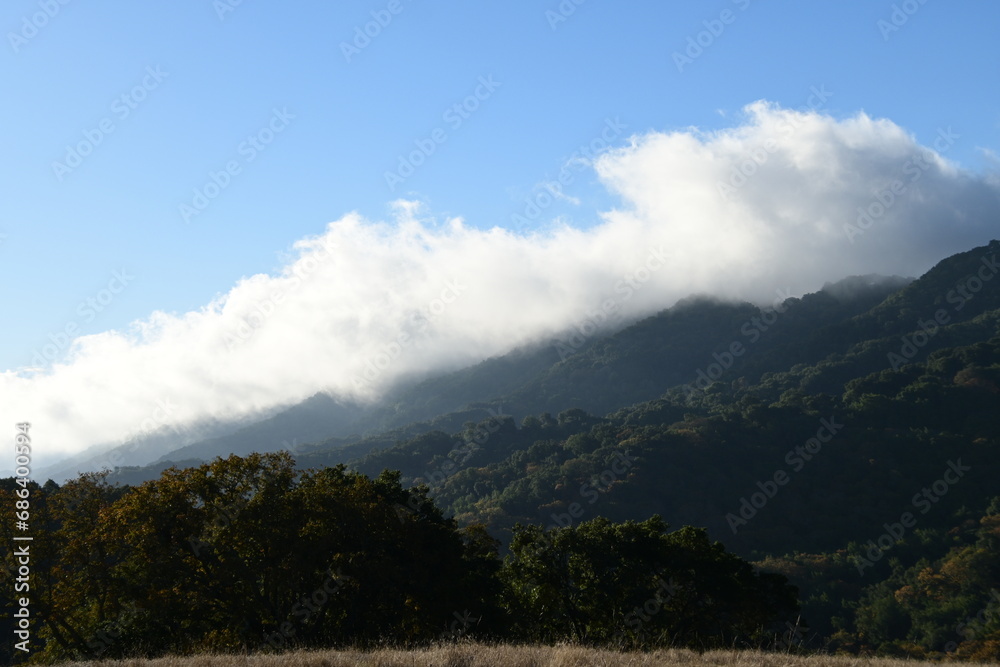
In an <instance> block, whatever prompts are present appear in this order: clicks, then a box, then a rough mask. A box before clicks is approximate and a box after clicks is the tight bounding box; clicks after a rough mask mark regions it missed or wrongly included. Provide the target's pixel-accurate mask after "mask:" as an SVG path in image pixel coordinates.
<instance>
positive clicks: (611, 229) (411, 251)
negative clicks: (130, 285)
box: [0, 102, 1000, 464]
mask: <svg viewBox="0 0 1000 667" xmlns="http://www.w3.org/2000/svg"><path fill="white" fill-rule="evenodd" d="M956 141H960V137H959V136H957V135H956V134H955V133H954V132H953V131H952V130H951V129H950V128H942V129H941V132H940V133H939V135H938V136H937V137H935V138H934V139H933V140H931V141H930V142H929V143H930V145H928V146H923V145H920V144H918V143H917V142H916V141H915V139H914V138H913V137H912V136H911V135H909V134H908V133H906V132H905V131H904V130H903V129H902V128H900V127H898V126H897V125H895V124H893V123H892V122H891V121H888V120H878V119H872V118H870V117H868V116H866V115H864V114H858V115H856V116H854V117H850V118H846V119H835V118H833V117H830V116H828V115H824V114H821V113H818V112H812V111H809V112H806V111H792V110H787V109H783V108H780V107H777V106H775V105H772V104H769V103H766V102H757V103H754V104H751V105H749V106H747V107H746V108H745V110H744V117H743V119H742V122H741V124H739V125H737V126H735V127H732V128H728V129H725V130H722V131H717V132H711V133H705V132H700V131H698V130H697V129H688V130H684V131H675V132H669V133H661V132H651V133H648V134H644V135H637V136H633V137H631V138H630V139H629V140H628V145H624V146H621V147H619V148H616V149H614V150H611V151H609V152H607V153H604V154H603V155H601V156H599V157H598V158H596V159H595V160H594V161H593V163H592V168H593V169H594V170H595V171H596V173H597V175H598V176H599V178H600V179H601V182H602V183H603V184H604V186H605V187H606V188H607V189H608V190H609V191H610V192H611V193H612V194H614V195H615V196H616V197H617V198H618V200H619V202H620V205H619V206H618V207H617V208H615V209H614V210H611V211H605V212H595V213H594V217H595V218H596V219H598V220H599V222H598V224H595V225H593V226H589V227H588V228H587V229H586V230H580V229H575V228H572V227H568V226H558V225H557V226H554V227H551V228H550V229H549V230H548V231H545V232H536V233H527V234H525V233H517V232H514V231H510V230H507V229H504V228H502V227H499V226H497V227H492V228H488V226H489V224H490V221H476V222H477V224H476V225H475V226H471V225H468V224H466V223H465V222H464V221H462V220H461V219H449V220H444V221H439V220H435V219H434V218H433V217H432V216H430V215H429V214H428V213H427V212H426V211H425V210H424V209H423V207H422V206H421V205H420V204H419V203H416V202H406V201H401V202H396V203H395V205H394V208H393V211H394V214H393V216H392V218H391V219H390V220H389V221H372V220H366V219H363V218H361V217H360V216H358V215H356V214H353V213H352V214H348V215H345V216H344V217H343V218H341V219H340V220H337V221H335V222H332V223H330V224H329V225H328V227H327V228H326V229H325V231H323V233H321V234H319V235H317V236H315V237H311V238H306V239H302V240H301V241H299V242H298V243H296V244H295V246H294V249H293V252H292V253H291V256H290V257H289V259H288V261H287V264H286V265H285V268H284V269H283V270H282V271H280V272H279V273H277V274H274V275H264V274H262V275H255V276H251V277H248V278H245V279H244V280H242V281H240V282H239V283H238V284H237V285H235V286H234V287H233V288H232V289H231V290H230V291H229V292H228V293H227V294H225V295H223V296H221V297H220V298H218V299H216V300H215V301H213V302H212V303H209V304H206V305H205V306H204V307H203V308H201V309H200V310H198V311H196V312H189V313H185V314H181V315H174V314H167V313H162V312H155V313H153V314H152V315H150V316H149V317H148V318H147V319H145V320H143V321H138V322H135V323H134V324H133V325H132V326H131V327H130V329H129V330H126V331H108V332H105V333H102V334H99V335H92V336H85V337H81V338H78V339H77V340H75V341H74V342H73V344H72V346H71V348H70V353H69V356H68V357H67V359H66V360H65V361H64V362H62V363H58V364H55V365H54V366H53V367H52V368H50V369H44V370H40V371H34V372H28V371H26V370H24V369H21V370H10V371H7V372H6V373H3V374H2V375H0V404H2V405H5V406H7V408H8V410H7V414H9V415H15V416H16V417H15V418H16V419H18V420H20V419H26V420H28V421H31V422H32V423H33V424H34V426H33V434H34V437H36V438H37V439H38V441H40V442H45V443H48V444H47V445H46V447H45V452H46V453H44V454H43V453H40V454H39V455H40V456H44V459H45V460H44V461H40V462H39V463H42V464H51V463H53V462H54V461H55V460H56V459H57V458H59V457H61V456H64V455H67V454H70V453H73V452H78V451H80V450H82V449H83V448H85V447H87V446H89V445H93V444H97V443H109V442H117V441H121V440H123V439H124V438H126V437H128V436H130V435H135V434H136V433H137V432H140V431H143V430H148V429H150V428H153V427H156V426H159V425H172V424H185V423H190V422H193V421H195V420H198V419H200V418H203V417H206V416H213V417H216V418H223V419H225V418H236V417H240V416H246V415H249V414H253V413H255V412H257V411H261V410H266V409H269V408H273V407H275V406H278V405H282V404H286V403H291V402H294V401H298V400H301V399H303V398H305V397H307V396H309V395H311V394H313V393H315V392H317V391H330V392H333V393H335V394H339V395H344V396H351V397H357V398H372V397H376V396H377V395H378V394H379V392H381V391H383V390H384V389H385V388H387V387H388V386H389V385H390V384H391V383H392V382H393V381H395V380H397V379H399V378H401V377H405V376H408V375H412V374H421V373H427V372H432V371H434V370H443V369H450V368H455V367H459V366H462V365H465V364H468V363H474V362H476V361H479V360H481V359H483V358H485V357H488V356H491V355H495V354H501V353H503V352H505V351H507V350H509V349H511V348H512V347H514V346H517V345H519V344H523V343H526V342H529V341H535V340H539V339H543V338H545V337H547V336H554V335H556V334H557V333H558V332H561V331H565V330H566V329H567V328H571V327H574V326H579V325H581V323H584V322H587V321H590V322H599V321H601V320H602V319H604V318H606V317H607V316H608V315H609V314H611V313H615V314H620V315H624V316H626V317H638V316H641V315H643V314H645V313H649V312H653V311H656V310H658V309H661V308H664V307H668V306H670V305H672V304H673V303H675V302H676V301H677V300H678V299H680V298H683V297H686V296H688V295H690V294H692V293H709V294H713V295H717V296H720V297H726V298H739V299H747V300H750V301H755V302H758V303H764V302H771V301H772V300H773V299H774V298H775V295H776V294H777V293H791V294H801V293H804V292H807V291H813V290H816V289H818V288H819V287H820V286H822V284H823V283H824V282H826V281H829V280H836V279H839V278H842V277H844V276H846V275H850V274H860V273H873V272H875V273H884V274H902V275H919V274H920V273H922V272H924V271H926V270H927V269H928V268H930V267H931V266H932V265H933V264H934V263H935V262H936V261H938V260H940V259H942V258H944V257H945V256H947V255H949V254H952V253H955V252H959V251H963V250H967V249H969V248H971V247H973V246H976V245H981V244H983V243H986V242H988V241H989V240H990V239H991V238H995V237H997V236H1000V234H998V227H1000V226H998V221H1000V217H998V212H1000V194H998V188H997V185H996V182H995V180H994V181H992V182H991V181H990V179H989V178H988V177H985V176H980V175H976V174H971V173H968V172H966V171H963V170H961V169H960V168H958V167H957V166H956V165H954V164H952V163H951V162H949V161H948V159H947V152H948V149H949V148H950V147H951V146H952V145H954V143H955V142H956ZM39 449H41V448H39Z"/></svg>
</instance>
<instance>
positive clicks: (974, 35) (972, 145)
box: [0, 0, 1000, 370]
mask: <svg viewBox="0 0 1000 667" xmlns="http://www.w3.org/2000/svg"><path fill="white" fill-rule="evenodd" d="M223 3H225V4H223ZM46 6H47V7H48V9H47V10H46ZM223 8H224V9H223ZM229 10H231V11H229ZM392 10H395V13H393V11H392ZM45 11H48V12H49V13H50V14H53V15H52V16H51V17H48V16H45V15H44V14H43V12H45ZM373 13H374V14H373ZM379 17H381V18H382V21H383V22H385V23H386V25H384V26H380V27H379V28H378V29H377V30H375V28H374V23H372V22H373V21H375V20H377V19H378V18H379ZM386 17H390V18H391V20H389V21H386ZM904 18H905V21H904ZM880 21H882V23H881V24H880V23H879V22H880ZM893 21H895V24H893ZM35 24H44V25H41V27H37V26H36V25H35ZM366 24H370V25H369V31H370V32H372V33H376V32H377V34H376V35H375V36H374V37H372V38H370V40H369V42H368V43H365V42H364V41H355V40H356V35H357V34H358V31H363V30H364V29H365V25H366ZM0 25H2V27H3V32H4V34H5V38H4V48H3V53H2V55H0V75H2V77H3V81H4V83H5V85H4V90H5V95H4V96H3V99H2V102H0V122H2V124H3V127H4V128H5V130H6V131H5V132H4V135H3V140H2V144H0V146H2V150H3V160H2V162H0V169H2V172H0V183H2V188H3V203H4V206H3V209H2V212H0V233H2V234H3V235H4V237H3V240H2V244H0V303H2V304H3V307H4V309H5V310H6V312H7V313H8V326H6V327H4V328H3V329H2V330H0V366H2V368H4V369H8V370H14V369H17V368H20V367H24V366H28V365H30V364H31V359H32V356H33V353H35V352H37V351H38V350H39V349H41V348H42V346H44V345H45V344H46V343H48V342H50V341H51V340H52V339H53V336H55V337H56V338H59V337H60V336H59V332H62V331H64V330H65V328H66V326H67V324H71V325H74V328H73V329H72V330H73V331H79V333H80V334H97V333H100V332H104V331H109V330H119V331H120V330H125V329H127V328H128V327H129V325H130V323H132V322H134V321H137V320H144V319H145V318H148V317H149V316H150V314H151V313H153V312H154V311H163V312H165V313H169V314H173V315H177V316H182V315H183V314H184V313H188V312H193V311H197V310H198V309H201V308H203V307H205V306H206V304H208V303H209V302H211V301H212V299H213V298H216V297H219V296H220V295H225V294H226V293H227V292H228V291H229V290H231V289H233V287H234V285H236V284H237V283H238V281H240V279H241V278H243V277H247V276H252V275H255V274H260V273H268V274H272V275H273V274H275V273H276V272H279V271H280V270H281V268H282V267H284V266H287V265H288V263H289V261H290V259H289V258H290V257H294V256H295V253H296V251H295V250H293V244H294V243H295V242H296V241H298V240H300V239H302V238H306V237H309V236H314V235H320V234H323V233H324V230H326V226H327V224H328V223H330V222H331V221H335V220H338V219H341V218H342V217H343V216H344V215H345V214H348V213H349V212H351V211H357V212H358V213H359V214H360V215H361V216H363V218H365V219H367V220H376V221H377V220H389V219H391V218H392V215H393V212H392V208H391V206H390V203H391V202H392V201H394V200H396V199H400V198H405V199H408V200H415V201H419V202H422V203H423V204H424V207H425V210H426V211H428V212H429V215H432V216H433V219H434V220H435V221H436V222H434V223H426V224H442V225H443V224H444V221H445V220H447V219H449V218H452V217H461V218H462V219H463V220H464V221H465V225H466V226H468V227H470V228H474V229H483V230H485V229H489V228H492V227H494V226H508V227H509V226H511V216H512V215H513V214H516V213H520V212H523V211H524V209H525V201H526V198H528V197H531V196H533V195H536V194H537V193H538V192H539V191H540V188H541V186H542V184H543V183H545V182H547V181H551V180H552V179H554V178H556V177H557V175H558V174H559V172H560V170H561V169H562V168H564V167H565V166H566V165H567V160H569V159H570V158H571V156H573V155H574V152H576V151H577V150H578V149H579V148H580V147H581V146H586V145H587V144H589V143H590V142H591V141H592V140H594V139H595V138H597V137H600V135H601V132H602V131H604V130H605V128H607V127H609V125H608V123H609V122H618V123H619V124H622V125H624V126H625V128H627V129H626V130H625V131H624V132H620V133H618V134H615V135H614V136H613V140H612V142H611V146H612V148H623V147H627V146H629V145H630V138H631V137H634V136H636V135H639V136H644V135H646V134H648V133H670V132H684V131H689V129H690V128H692V127H695V128H698V129H699V130H701V131H705V132H711V131H716V130H719V131H723V130H726V129H727V128H734V127H738V126H740V125H741V124H743V123H745V122H746V119H747V114H746V113H745V112H744V111H743V108H744V106H745V105H747V104H749V103H751V102H754V101H756V100H768V101H769V102H771V103H773V104H775V105H777V106H778V107H781V108H783V109H788V110H795V109H802V108H804V107H806V105H807V104H809V102H810V99H814V98H811V97H810V96H811V95H813V91H815V90H824V91H828V92H829V93H831V94H832V95H831V96H830V97H829V98H828V99H827V100H826V101H824V102H823V103H822V104H821V105H819V106H818V107H817V106H816V105H814V110H817V111H819V112H820V113H822V114H825V115H829V116H830V117H832V118H833V119H837V120H842V119H847V118H851V117H854V116H855V115H856V114H858V113H860V112H864V113H865V114H867V115H868V116H870V117H871V118H875V119H880V118H885V119H889V120H890V121H891V122H892V123H893V124H894V125H895V126H898V127H899V128H901V129H902V130H903V131H905V132H906V133H908V134H910V135H912V136H913V138H914V139H915V142H916V144H918V145H927V146H929V145H931V143H932V142H933V140H934V139H935V137H936V136H937V135H938V132H939V131H940V130H942V128H951V131H952V132H953V133H954V134H957V135H958V137H959V138H958V139H957V140H956V141H954V142H953V143H952V144H951V145H949V146H948V150H947V153H946V154H942V155H943V156H944V157H946V158H947V159H948V160H950V161H952V162H954V163H956V164H957V165H959V166H960V167H961V168H963V169H965V170H968V171H969V172H971V173H972V174H975V175H977V177H978V176H980V175H982V174H986V173H990V172H992V171H994V170H995V169H996V166H997V165H996V161H995V158H991V157H990V153H991V152H994V151H1000V87H998V86H997V85H996V80H997V72H998V71H1000V42H998V41H997V39H996V28H997V26H998V25H1000V5H998V4H997V3H995V2H991V1H987V0H983V1H965V2H950V3H946V2H943V1H942V0H926V1H925V2H923V3H921V2H919V1H918V0H909V1H908V2H904V3H893V2H888V1H886V2H880V1H872V0H865V1H861V0H837V1H823V2H810V3H799V2H790V1H784V2H762V1H761V0H735V1H734V0H716V1H713V2H703V3H663V2H654V1H635V2H629V3H611V2H608V1H606V0H586V1H584V2H582V3H579V4H577V3H576V2H572V1H571V0H565V1H564V2H563V3H562V5H560V3H559V2H557V1H556V0H551V1H548V2H545V1H542V2H531V3H527V2H525V3H517V2H515V3H468V2H429V1H421V0H398V1H397V2H389V1H388V0H380V1H375V2H351V3H326V2H315V1H305V2H299V3H292V4H278V3H264V2H261V1H260V0H243V1H242V2H241V3H240V4H238V5H236V6H230V5H229V4H228V1H227V0H220V1H219V2H214V3H213V1H212V0H194V1H193V2H184V3H162V4H159V3H107V2H82V1H79V0H73V1H69V2H67V3H66V4H62V3H61V2H59V0H48V3H46V1H44V0H43V1H39V0H31V1H29V0H11V1H10V2H7V3H5V5H4V8H3V10H2V11H0ZM890 25H891V26H892V28H898V29H892V30H889V29H888V28H887V26H890ZM36 27H37V30H36V29H35V28H36ZM713 31H714V32H715V33H717V34H712V32H713ZM690 40H693V41H695V42H697V41H699V40H700V41H701V43H702V46H701V47H699V48H700V49H701V51H700V53H699V52H698V51H697V50H690V51H688V55H692V54H693V55H695V56H696V57H694V58H693V59H692V61H691V62H687V63H684V64H683V67H681V68H679V67H678V64H677V58H676V56H675V54H676V53H684V52H685V51H686V50H687V49H689V48H693V47H690V44H691V41H690ZM344 43H348V44H352V43H353V44H354V46H355V47H356V48H357V47H359V46H360V47H361V48H357V51H355V52H352V53H350V54H348V55H345V49H344V47H343V44H344ZM348 56H349V57H348ZM151 73H157V74H156V75H155V76H154V75H153V74H151ZM483 81H490V82H493V83H492V84H491V85H490V86H488V87H486V86H484V85H483V84H482V82H483ZM477 91H478V99H476V97H475V96H476V94H477ZM123 95H124V96H126V98H125V99H124V100H123V99H122V96H123ZM470 95H471V96H473V97H471V98H470V97H469V96H470ZM466 100H470V102H466ZM463 103H465V104H466V105H467V107H470V105H471V108H474V110H471V111H469V110H468V109H467V111H466V113H464V115H461V116H458V115H456V114H457V113H458V112H457V111H454V110H453V108H454V106H455V105H456V104H459V105H461V104H463ZM449 110H453V111H451V112H450V115H449ZM276 113H277V114H278V116H277V118H276V116H275V114H276ZM456 118H459V119H460V122H456ZM102 127H103V128H105V129H107V128H111V129H112V130H113V131H112V132H110V133H106V132H103V131H101V128H102ZM275 128H280V129H279V130H277V131H275ZM435 131H437V134H436V135H435V134H434V133H435ZM99 135H100V141H99V142H92V141H91V139H88V136H89V137H91V138H93V137H97V136H99ZM255 136H256V137H258V142H260V146H261V150H259V151H258V150H257V149H253V150H251V149H250V148H248V146H249V145H250V144H248V143H246V142H247V141H248V139H249V138H251V137H255ZM435 136H436V137H437V138H438V140H437V141H435V140H434V139H433V137H435ZM266 141H269V142H270V143H266V145H265V142H266ZM421 141H422V142H424V145H425V146H426V145H427V141H432V142H433V143H434V151H433V153H432V154H430V155H427V156H426V159H425V160H423V163H422V164H421V165H420V166H419V167H417V168H416V169H415V170H414V173H413V174H412V176H409V177H408V178H406V179H405V180H404V182H402V183H401V184H397V186H396V187H395V189H392V190H391V189H390V188H389V187H388V185H387V182H386V172H390V171H393V170H396V169H397V168H398V165H399V159H400V158H399V156H401V155H407V154H409V153H410V152H411V151H413V150H415V149H417V146H418V144H417V143H416V142H421ZM81 142H83V143H84V144H87V143H88V142H91V143H96V144H97V145H95V146H93V150H92V152H90V153H89V154H88V155H86V156H85V157H83V158H82V161H81V163H80V164H79V166H76V167H75V168H72V169H68V170H67V169H62V168H61V167H58V166H56V165H55V163H57V162H58V163H66V160H67V149H68V147H74V146H78V145H79V144H80V143H81ZM87 148H89V147H88V146H86V145H84V150H86V149H87ZM251 154H253V155H254V159H253V160H249V159H248V158H249V156H250V155H251ZM67 164H68V163H67ZM229 164H232V165H235V169H234V173H233V174H231V175H229V176H218V175H217V176H216V180H217V181H219V182H223V181H228V184H227V186H226V187H225V188H223V189H221V190H220V191H219V193H218V196H216V197H215V198H214V199H212V200H211V201H210V202H209V203H208V206H207V207H206V208H205V209H204V210H203V211H200V212H198V213H197V215H191V216H188V217H189V219H187V220H185V217H184V216H183V215H182V212H181V206H182V205H192V206H193V202H194V200H195V190H196V189H199V190H202V191H203V190H204V189H205V187H206V186H207V185H209V184H210V183H211V182H212V181H211V174H212V173H213V172H214V173H216V174H218V172H221V171H224V170H225V169H226V167H227V165H229ZM572 164H573V165H574V167H573V170H572V174H573V178H572V182H571V183H569V184H568V185H566V187H565V188H564V194H565V195H566V197H565V198H563V199H560V200H558V201H556V202H555V203H554V204H553V205H551V206H550V207H547V208H546V209H545V210H544V211H543V212H542V214H541V215H539V216H538V217H537V218H535V219H534V220H533V221H532V225H538V227H539V228H540V229H546V228H548V227H549V226H550V225H551V223H552V222H553V221H554V220H556V219H559V220H561V221H563V222H566V223H568V224H569V225H570V226H571V227H573V228H576V229H579V230H586V229H589V228H592V227H593V226H595V225H597V224H599V223H601V221H602V220H603V219H604V218H603V217H602V213H605V212H607V211H610V210H612V209H617V208H622V207H627V206H630V205H631V204H629V203H628V202H623V201H622V197H623V192H624V191H625V190H622V189H618V190H615V189H614V188H611V189H609V188H608V187H607V180H606V179H602V177H601V176H600V175H599V174H598V173H597V172H596V171H595V170H594V169H593V168H591V167H589V166H584V165H581V164H579V163H572ZM237 170H238V173H236V172H237ZM220 179H221V180H220ZM210 189H211V188H210ZM626 190H627V188H626ZM520 231H521V232H525V231H530V229H521V230H520ZM122 271H124V272H125V274H124V275H125V276H127V285H122V284H121V282H120V281H119V282H116V279H115V275H116V273H115V272H122ZM104 290H107V291H104ZM102 294H103V295H104V297H108V298H107V299H106V300H107V304H106V305H101V304H99V305H101V308H100V309H99V312H98V309H95V308H89V309H88V308H87V307H83V306H81V304H83V303H86V301H87V299H95V298H98V299H99V298H101V295H102ZM661 305H664V306H665V305H669V304H668V303H665V304H661ZM55 360H56V361H60V362H62V361H65V360H66V355H65V354H64V351H62V350H61V351H60V353H59V355H57V356H56V359H55Z"/></svg>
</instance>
